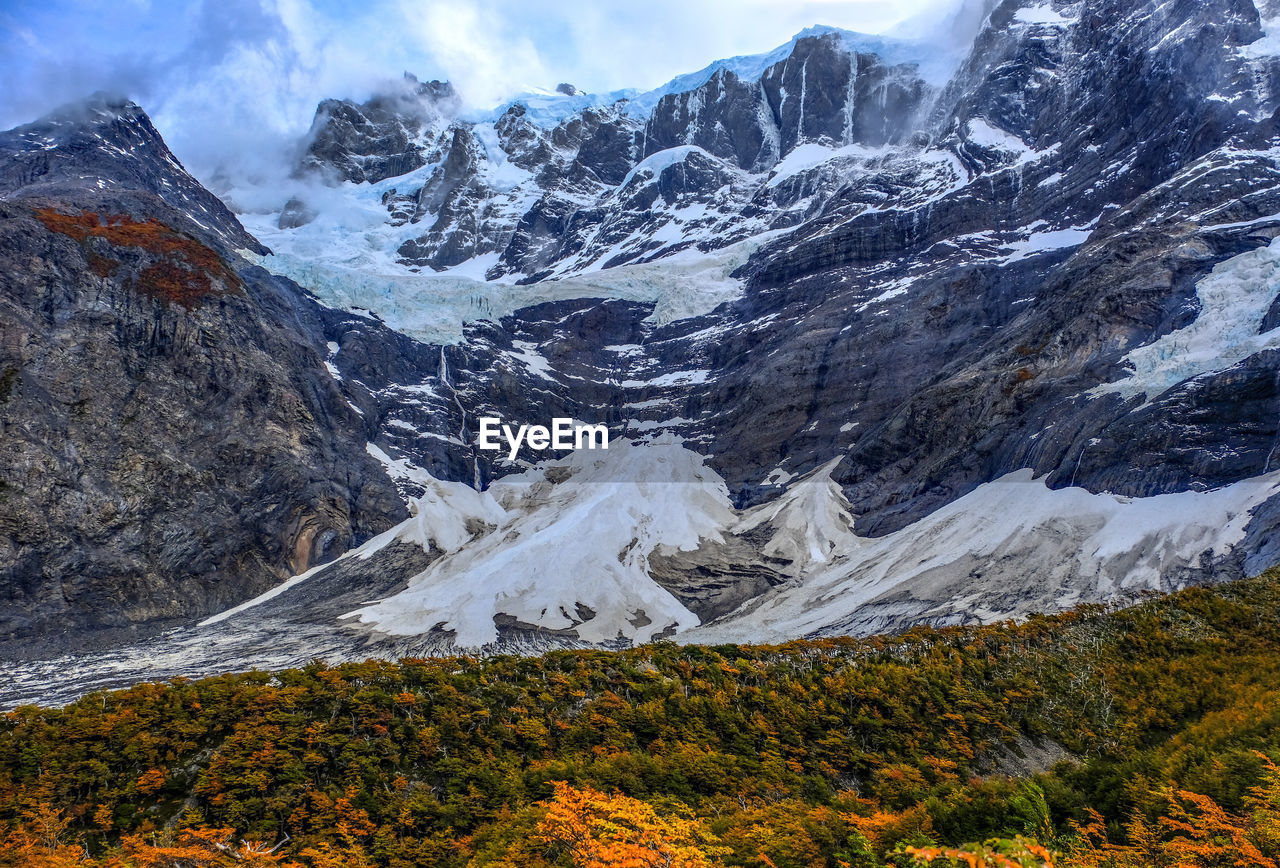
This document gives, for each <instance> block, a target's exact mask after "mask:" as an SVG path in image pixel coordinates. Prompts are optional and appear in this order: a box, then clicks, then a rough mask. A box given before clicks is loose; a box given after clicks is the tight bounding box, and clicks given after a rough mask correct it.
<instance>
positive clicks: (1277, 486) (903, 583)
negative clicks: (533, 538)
mask: <svg viewBox="0 0 1280 868" xmlns="http://www.w3.org/2000/svg"><path fill="white" fill-rule="evenodd" d="M1277 490H1280V473H1272V474H1269V475H1267V476H1262V477H1257V478H1255V479H1249V480H1244V481H1241V482H1237V483H1236V484H1234V485H1230V486H1227V487H1225V488H1221V489H1217V490H1216V491H1210V492H1182V493H1178V494H1163V495H1157V496H1154V497H1145V498H1130V497H1118V496H1115V495H1111V494H1105V493H1104V494H1091V493H1089V492H1088V491H1086V490H1084V489H1082V488H1064V489H1059V490H1056V491H1055V490H1051V489H1050V488H1049V487H1048V486H1047V485H1045V481H1044V480H1043V479H1036V478H1034V476H1033V474H1032V471H1030V470H1019V471H1017V472H1014V473H1011V474H1008V475H1006V476H1004V477H1002V478H1000V479H998V480H995V481H994V482H989V483H986V484H984V485H980V486H978V488H976V489H974V490H973V491H971V492H969V493H968V494H966V495H965V496H964V497H961V498H958V499H957V500H954V501H952V502H951V503H950V504H948V505H947V506H944V507H943V508H942V509H939V510H938V511H936V512H934V513H932V514H930V515H928V516H926V517H925V518H923V519H921V520H920V521H917V522H915V523H914V524H911V525H909V526H907V527H905V528H903V529H901V530H898V531H895V532H893V533H890V534H887V535H885V536H883V537H878V538H875V539H865V538H857V539H855V540H853V541H851V542H850V541H848V538H846V537H841V539H842V540H844V542H843V543H842V546H841V547H840V548H838V549H833V550H832V556H831V558H830V559H829V560H828V561H827V562H825V563H823V564H821V565H819V567H818V568H817V569H815V570H812V571H810V572H809V573H808V574H807V575H805V576H804V577H803V578H801V579H800V580H799V581H797V582H794V583H790V584H787V585H783V586H780V587H779V588H776V589H774V590H773V591H770V592H768V593H767V594H766V595H765V596H763V597H761V598H757V599H756V600H754V601H752V602H749V603H747V604H746V605H745V606H743V607H742V608H741V609H739V610H738V611H737V612H735V613H732V614H730V615H728V616H726V617H725V618H722V619H720V620H719V621H716V622H715V623H713V624H711V625H708V626H705V627H698V628H695V629H693V630H690V631H688V632H686V633H683V634H681V636H680V638H681V640H682V641H687V642H700V643H717V642H728V641H741V639H742V637H744V636H750V637H752V641H755V642H772V641H782V640H787V639H794V638H797V637H802V636H812V635H838V634H843V633H854V634H858V633H867V632H876V631H877V630H879V629H882V628H883V626H884V623H885V621H884V620H883V618H884V617H885V616H884V615H880V616H877V615H874V614H868V613H867V611H866V610H864V611H861V612H860V611H859V610H860V609H863V607H866V606H868V604H875V608H876V609H879V610H881V611H884V610H889V611H891V612H896V613H902V614H903V615H904V616H905V617H907V618H909V619H911V620H915V621H919V620H921V619H930V618H931V617H932V618H934V619H936V620H937V621H939V622H942V623H960V622H961V621H965V622H969V621H972V620H974V614H973V613H974V612H984V611H985V612H986V615H985V616H980V617H978V618H977V620H981V621H990V620H998V619H1002V618H1007V617H1010V616H1015V615H1018V614H1026V613H1030V612H1033V611H1051V610H1053V609H1055V608H1058V609H1064V608H1069V607H1071V606H1074V605H1077V604H1078V603H1080V602H1084V601H1097V600H1105V599H1109V598H1112V597H1114V596H1116V595H1118V594H1124V593H1133V592H1137V591H1142V590H1169V589H1170V587H1169V585H1168V584H1167V578H1166V577H1167V576H1168V574H1169V572H1170V569H1171V567H1173V566H1174V565H1177V564H1182V565H1186V566H1192V567H1194V566H1196V565H1197V564H1199V563H1202V558H1204V557H1206V556H1207V557H1222V556H1225V555H1226V554H1227V553H1228V552H1229V551H1230V549H1231V547H1232V546H1233V545H1234V544H1235V543H1237V542H1239V541H1240V540H1242V539H1243V538H1244V534H1245V527H1246V525H1247V524H1248V522H1249V518H1250V511H1251V510H1252V509H1253V508H1254V507H1256V506H1257V505H1259V504H1261V503H1262V502H1263V501H1265V500H1267V499H1268V498H1269V497H1271V496H1273V495H1274V494H1275V493H1276V492H1277ZM826 502H827V503H828V518H829V520H830V522H832V523H834V524H833V526H834V528H835V530H834V531H833V532H836V533H838V532H839V529H840V527H841V525H842V522H843V517H842V516H841V515H840V513H839V512H838V510H837V511H835V512H834V513H832V512H830V506H829V504H830V501H829V500H828V501H826ZM1032 576H1034V577H1036V578H1035V579H1034V581H1033V580H1031V579H1029V578H1028V577H1032ZM877 617H879V618H881V620H876V618H877Z"/></svg>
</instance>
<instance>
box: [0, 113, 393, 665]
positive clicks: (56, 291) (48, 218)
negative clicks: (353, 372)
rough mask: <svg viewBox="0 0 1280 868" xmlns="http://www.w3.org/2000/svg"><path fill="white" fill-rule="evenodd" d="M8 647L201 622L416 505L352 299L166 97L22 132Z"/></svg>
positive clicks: (4, 489) (12, 326)
mask: <svg viewBox="0 0 1280 868" xmlns="http://www.w3.org/2000/svg"><path fill="white" fill-rule="evenodd" d="M0 190H2V191H3V193H2V196H0V261H2V262H3V268H0V310H2V311H3V316H0V384H2V385H0V430H2V431H3V432H4V433H3V438H0V439H2V440H3V446H0V452H3V455H4V460H3V468H4V470H3V479H2V480H0V502H2V504H3V506H2V507H0V529H2V532H0V600H2V602H0V646H3V647H4V649H5V653H6V654H9V655H15V656H24V655H30V654H39V653H41V652H42V651H43V652H46V653H47V652H48V651H50V650H59V651H60V650H66V649H68V648H75V649H79V650H84V649H85V648H86V647H92V646H94V645H103V644H105V645H108V646H110V645H113V644H115V643H116V642H118V641H121V640H122V638H124V637H127V636H130V635H132V634H134V633H135V632H136V631H137V630H138V629H139V628H142V629H143V632H144V633H145V632H154V631H155V630H156V629H157V628H158V627H159V626H167V625H172V624H177V623H185V622H189V621H190V620H191V619H192V618H193V617H195V616H200V615H203V614H206V613H208V612H210V611H216V610H218V609H221V608H225V607H226V606H228V605H231V604H234V603H235V602H238V601H239V600H242V599H244V597H245V596H247V595H252V594H254V593H258V592H260V591H262V590H265V589H267V588H269V587H271V586H272V585H274V584H277V583H278V582H280V581H281V580H283V579H284V578H287V577H288V576H290V575H292V574H293V573H295V572H298V571H300V570H304V569H306V568H307V567H308V566H310V565H312V564H314V563H317V562H321V561H324V560H326V559H332V558H333V557H335V556H336V555H337V554H339V553H341V552H342V551H343V550H345V549H346V548H347V547H348V546H349V545H350V544H351V542H352V541H353V540H362V539H365V538H368V537H369V536H371V535H373V534H374V533H376V532H377V531H381V530H383V529H385V528H386V527H387V526H388V525H390V524H393V523H395V522H397V521H399V520H400V519H402V518H403V517H404V516H405V515H406V514H407V513H406V511H405V508H404V504H403V503H402V501H401V499H400V498H399V496H398V495H397V492H396V490H395V488H394V487H393V486H392V484H391V483H390V481H389V480H388V479H387V478H386V476H385V474H384V473H382V471H381V468H380V467H379V466H378V464H377V463H376V462H375V461H373V459H371V458H370V457H369V456H368V454H367V453H366V451H365V437H366V432H365V425H366V423H365V421H364V419H363V417H362V415H361V411H360V409H359V408H358V407H357V406H355V405H353V404H351V403H349V402H348V401H347V400H345V399H344V397H343V396H342V394H341V393H340V391H339V390H338V389H337V388H336V386H335V384H334V381H333V379H332V377H331V376H330V375H329V373H328V371H327V370H326V368H325V365H324V358H325V354H326V348H325V343H326V341H325V329H326V319H330V320H331V319H332V318H333V314H332V312H329V311H327V310H325V309H324V308H322V307H321V306H320V305H319V304H317V303H316V302H315V301H314V300H312V299H310V298H309V297H308V296H307V295H306V293H304V292H303V291H302V290H301V289H299V288H298V287H296V286H294V285H292V284H290V283H289V282H288V281H287V280H283V279H280V278H275V277H272V276H271V275H269V274H267V273H266V272H265V271H263V270H261V269H259V268H253V267H249V266H248V264H247V263H245V262H244V261H243V260H242V259H240V257H239V255H238V254H237V253H236V252H235V251H236V250H243V251H245V252H250V251H256V252H258V253H265V252H267V250H266V248H265V247H263V246H262V245H261V244H260V243H259V242H258V241H256V240H255V239H254V238H253V237H252V236H250V235H249V234H248V233H246V232H245V231H244V229H243V228H242V227H241V225H240V223H239V222H238V221H237V220H236V218H235V216H234V215H233V214H232V213H231V212H230V211H229V210H227V208H226V206H224V205H223V204H222V202H220V201H219V200H218V199H217V198H216V197H215V196H213V195H212V194H211V193H209V192H208V191H207V190H205V189H204V188H203V187H201V186H200V184H199V183H198V182H197V181H196V180H195V179H194V178H192V177H191V176H190V175H189V174H188V173H187V172H186V170H185V169H183V167H182V165H181V164H180V163H179V162H178V161H177V159H176V158H175V157H174V156H173V154H172V153H171V152H170V151H169V149H168V148H167V147H166V146H165V144H164V142H163V140H162V139H161V137H160V135H159V133H157V132H156V130H155V128H154V127H153V126H152V124H151V122H150V120H149V119H148V118H147V116H146V114H145V113H144V112H143V111H142V110H141V109H140V108H139V107H138V106H136V105H134V104H132V103H130V102H127V101H125V100H122V99H116V98H112V97H109V96H105V95H99V96H97V97H95V98H93V99H92V100H90V101H88V102H86V103H84V104H82V105H78V106H75V107H72V108H69V109H67V110H64V111H62V112H59V113H57V114H55V115H53V116H51V117H50V118H47V119H45V120H43V121H40V122H38V123H35V124H31V125H28V126H25V127H19V128H18V129H16V130H12V131H10V132H8V133H4V134H0Z"/></svg>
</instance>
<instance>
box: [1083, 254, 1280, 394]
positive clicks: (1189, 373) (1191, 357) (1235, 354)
mask: <svg viewBox="0 0 1280 868" xmlns="http://www.w3.org/2000/svg"><path fill="white" fill-rule="evenodd" d="M1277 295H1280V238H1276V239H1274V240H1272V242H1271V243H1270V244H1268V245H1266V246H1265V247H1259V248H1256V249H1254V250H1250V251H1248V252H1246V253H1241V254H1239V255H1237V256H1233V257H1231V258H1230V259H1227V260H1225V261H1223V262H1220V263H1218V264H1217V265H1216V266H1214V268H1213V271H1212V272H1211V273H1210V274H1209V275H1208V276H1207V277H1205V278H1203V279H1202V280H1201V281H1200V282H1199V283H1197V284H1196V297H1197V298H1198V299H1199V301H1200V313H1199V315H1198V316H1197V317H1196V319H1195V322H1193V323H1191V324H1190V325H1188V326H1185V327H1184V328H1180V329H1178V330H1176V331H1173V332H1170V333H1169V334H1167V335H1163V336H1161V337H1160V338H1157V339H1156V340H1155V341H1153V342H1151V343H1149V344H1147V345H1145V346H1141V347H1138V348H1137V349H1135V350H1132V351H1130V352H1129V353H1128V354H1127V355H1126V356H1125V357H1124V361H1125V362H1126V363H1128V364H1129V365H1130V366H1132V368H1133V373H1131V374H1130V375H1129V376H1127V377H1125V378H1123V379H1120V380H1117V381H1115V382H1114V383H1104V384H1102V385H1100V386H1096V387H1094V388H1093V389H1090V390H1089V392H1088V394H1090V395H1093V396H1100V395H1106V394H1118V395H1120V396H1121V397H1123V398H1125V399H1129V398H1132V397H1134V396H1136V395H1145V396H1146V400H1147V403H1150V401H1151V400H1152V399H1154V398H1156V397H1158V396H1159V395H1162V394H1163V393H1165V392H1167V391H1168V390H1169V389H1171V388H1173V387H1174V386H1176V385H1177V384H1178V383H1181V382H1184V381H1186V380H1190V379H1192V378H1194V377H1199V376H1203V375H1204V374H1211V373H1215V372H1217V371H1224V370H1226V369H1227V368H1230V367H1231V366H1232V365H1235V364H1237V363H1238V362H1241V361H1244V360H1245V359H1247V358H1248V357H1249V356H1251V355H1253V354H1254V353H1257V352H1261V351H1262V350H1268V349H1273V348H1276V347H1280V328H1274V329H1271V330H1270V331H1267V332H1263V333H1261V334H1259V329H1260V327H1261V325H1262V321H1263V319H1264V318H1265V317H1266V315H1267V311H1268V310H1269V309H1270V308H1271V304H1272V302H1274V301H1275V299H1276V296H1277ZM1144 406H1145V404H1144Z"/></svg>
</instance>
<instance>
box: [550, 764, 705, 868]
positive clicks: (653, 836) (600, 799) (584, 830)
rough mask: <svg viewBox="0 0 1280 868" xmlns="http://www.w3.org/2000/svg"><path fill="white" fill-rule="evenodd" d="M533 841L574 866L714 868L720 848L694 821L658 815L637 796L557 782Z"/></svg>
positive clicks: (595, 867)
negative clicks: (559, 850) (563, 854)
mask: <svg viewBox="0 0 1280 868" xmlns="http://www.w3.org/2000/svg"><path fill="white" fill-rule="evenodd" d="M552 786H553V787H554V788H555V798H554V799H553V800H552V801H551V802H550V803H549V805H548V808H547V814H546V816H545V817H544V818H543V819H542V822H541V823H539V824H538V834H537V840H539V841H541V842H543V843H546V844H551V845H554V846H559V847H563V848H565V849H567V850H568V851H569V853H570V854H571V857H572V859H573V864H574V865H575V866H577V868H714V866H717V865H720V864H721V863H720V861H719V857H720V856H721V855H722V854H723V853H724V852H725V851H724V849H723V848H721V847H718V846H716V843H717V842H716V840H715V839H714V838H713V837H712V836H711V835H710V834H709V833H708V832H707V831H706V830H705V829H704V828H703V826H702V824H701V822H699V821H698V820H687V819H683V818H680V817H661V816H659V815H658V814H657V813H656V812H655V811H654V810H653V808H652V807H650V806H649V805H647V804H645V803H644V802H641V801H639V800H637V799H631V798H628V797H626V796H623V795H619V794H615V795H606V794H605V793H601V792H598V791H597V790H593V789H591V788H590V787H585V788H583V789H581V790H576V789H574V788H573V787H570V786H569V785H568V784H566V783H564V782H561V781H556V782H554V783H553V784H552Z"/></svg>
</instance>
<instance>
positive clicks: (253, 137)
mask: <svg viewBox="0 0 1280 868" xmlns="http://www.w3.org/2000/svg"><path fill="white" fill-rule="evenodd" d="M954 2H955V0H631V2H590V0H587V2H583V0H575V2H571V3H570V2H550V0H523V2H522V0H371V2H366V3H344V2H338V0H209V2H195V0H192V2H182V0H113V2H88V0H7V2H5V3H4V4H3V6H0V129H7V128H9V127H12V126H14V125H16V124H19V123H23V122H26V121H29V120H33V119H34V118H36V117H38V116H39V115H41V114H43V113H44V112H46V111H48V110H49V109H51V108H53V107H55V106H57V105H60V104H62V103H64V102H67V101H69V100H72V99H76V98H79V97H81V96H84V95H85V94H88V93H90V92H92V91H94V90H99V89H105V90H111V91H116V92H122V93H125V94H127V95H128V96H131V97H132V98H133V99H135V100H136V101H138V102H139V103H140V104H142V106H143V107H144V108H146V109H147V110H148V112H150V113H151V114H152V116H153V118H154V119H155V121H156V124H157V126H158V127H159V129H160V130H161V132H162V133H163V134H164V135H165V137H166V139H168V140H169V143H170V145H171V146H172V147H173V149H174V151H175V152H176V153H177V154H178V156H179V158H180V159H182V160H184V162H186V163H187V164H188V165H189V166H190V167H192V168H193V169H195V170H196V171H197V174H204V175H208V174H209V173H211V172H214V171H215V170H216V168H217V165H218V163H219V162H220V161H225V160H226V159H227V158H228V156H229V155H237V157H236V158H244V157H245V156H246V155H253V154H255V153H259V152H264V151H269V150H272V149H278V148H280V147H283V146H284V144H283V143H285V142H288V141H292V140H294V139H296V138H297V137H298V136H299V135H301V134H302V133H303V132H305V130H306V129H307V127H308V125H309V124H310V121H311V117H312V114H313V113H314V110H315V105H316V103H317V102H318V101H319V100H320V99H322V98H325V97H330V96H338V97H357V98H363V97H365V96H367V95H368V94H369V93H370V92H372V91H373V90H374V89H376V88H377V87H378V85H379V83H380V82H385V81H387V80H389V79H394V78H399V76H400V74H401V73H402V72H404V71H409V72H413V73H415V74H416V75H417V76H418V77H419V78H422V79H424V80H425V79H429V78H441V79H449V80H451V81H453V82H454V84H455V86H456V87H457V88H458V89H459V90H460V91H461V93H462V94H463V96H464V97H465V98H466V99H467V101H468V102H469V103H471V104H472V105H475V106H488V105H493V104H496V103H497V102H499V101H500V100H502V99H503V98H504V97H506V96H509V95H511V94H513V93H515V92H518V91H519V90H521V89H524V88H526V87H529V86H542V87H553V86H554V85H555V84H557V83H558V82H561V81H568V82H572V83H573V84H575V85H577V86H579V87H580V88H584V89H587V90H591V91H608V90H616V89H620V88H623V87H636V88H640V89H648V88H651V87H655V86H657V85H659V84H661V83H663V82H665V81H667V80H668V79H670V78H672V77H673V76H675V75H678V74H680V73H683V72H689V71H692V70H695V69H699V68H701V67H703V66H705V65H706V64H707V63H708V62H710V61H712V60H715V59H717V58H720V57H728V56H733V55H736V54H750V53H757V52H761V51H767V50H769V49H771V48H773V47H775V46H777V45H780V44H782V43H783V42H786V41H787V40H788V39H789V38H790V37H791V36H792V35H793V34H794V33H796V32H797V31H799V30H801V29H803V28H804V27H807V26H809V25H811V24H830V25H834V26H838V27H845V28H848V29H851V30H861V31H865V32H884V31H886V30H890V29H892V28H895V27H898V28H902V27H906V28H908V29H912V28H914V27H917V26H925V25H926V24H927V23H928V22H935V23H936V22H937V21H938V20H940V18H941V10H944V9H949V8H950V7H951V5H952V3H954ZM904 22H906V23H905V24H904ZM922 22H924V23H925V24H922Z"/></svg>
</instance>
